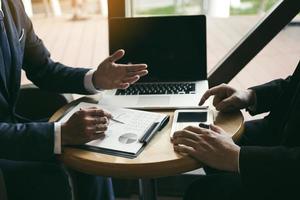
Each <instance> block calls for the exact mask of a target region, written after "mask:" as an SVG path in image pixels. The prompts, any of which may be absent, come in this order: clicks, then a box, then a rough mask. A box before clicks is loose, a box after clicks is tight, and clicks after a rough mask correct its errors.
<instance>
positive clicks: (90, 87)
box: [83, 69, 101, 94]
mask: <svg viewBox="0 0 300 200" xmlns="http://www.w3.org/2000/svg"><path fill="white" fill-rule="evenodd" d="M95 71H96V69H92V70H90V71H88V72H87V73H86V74H85V76H84V83H83V84H84V88H85V89H86V90H87V91H88V92H90V93H92V94H96V93H99V92H101V90H98V89H96V88H95V86H94V84H93V75H94V72H95Z"/></svg>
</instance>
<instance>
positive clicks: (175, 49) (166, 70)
mask: <svg viewBox="0 0 300 200" xmlns="http://www.w3.org/2000/svg"><path fill="white" fill-rule="evenodd" d="M118 49H124V50H125V51H126V54H125V56H124V58H122V59H121V60H119V61H118V63H146V64H147V65H148V70H149V74H148V75H147V76H145V77H143V78H142V79H141V80H140V81H142V82H172V81H197V80H205V79H206V78H207V64H206V20H205V16H203V15H199V16H171V17H138V18H112V19H110V20H109V50H110V54H112V53H113V52H115V51H116V50H118Z"/></svg>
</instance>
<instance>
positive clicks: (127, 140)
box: [119, 133, 138, 144]
mask: <svg viewBox="0 0 300 200" xmlns="http://www.w3.org/2000/svg"><path fill="white" fill-rule="evenodd" d="M137 138H138V137H137V135H136V134H134V133H125V134H123V135H121V136H120V137H119V142H120V143H122V144H132V143H134V142H136V141H137Z"/></svg>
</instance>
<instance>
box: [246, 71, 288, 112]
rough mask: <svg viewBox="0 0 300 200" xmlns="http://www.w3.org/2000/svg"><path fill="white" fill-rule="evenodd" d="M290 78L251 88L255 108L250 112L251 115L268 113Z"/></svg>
mask: <svg viewBox="0 0 300 200" xmlns="http://www.w3.org/2000/svg"><path fill="white" fill-rule="evenodd" d="M290 82H291V76H289V77H288V78H286V79H284V80H283V79H277V80H273V81H271V82H268V83H265V84H263V85H259V86H256V87H252V88H250V89H252V90H254V92H255V94H256V107H255V109H254V111H251V112H250V114H251V115H256V114H260V113H264V112H269V111H270V110H271V109H272V107H273V106H274V105H275V103H276V101H277V99H278V97H279V96H280V95H281V94H282V92H283V91H284V90H285V89H286V88H287V87H288V86H289V84H290Z"/></svg>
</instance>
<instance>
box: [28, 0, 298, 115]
mask: <svg viewBox="0 0 300 200" xmlns="http://www.w3.org/2000/svg"><path fill="white" fill-rule="evenodd" d="M22 1H23V3H24V6H25V9H26V12H27V14H28V15H29V16H30V17H31V19H32V21H33V25H34V28H35V30H36V33H37V34H38V35H39V37H40V38H41V39H42V40H43V41H44V43H45V45H46V46H47V48H48V49H49V50H50V52H51V54H52V58H53V59H54V60H56V61H59V62H62V63H64V64H66V65H70V66H74V67H97V66H98V65H99V63H100V62H101V61H102V60H103V59H104V58H106V57H107V56H108V17H107V15H108V8H107V0H22ZM110 1H118V0H110ZM125 1H126V15H127V16H129V17H139V16H153V15H161V16H164V15H195V14H206V15H207V56H208V57H207V60H208V71H210V70H211V69H212V68H213V67H214V66H215V65H216V64H217V63H218V62H219V61H220V60H221V59H222V58H223V57H224V56H225V54H226V53H228V52H229V50H230V49H231V48H232V47H234V45H235V44H236V43H237V42H238V41H239V40H240V39H242V37H243V36H244V35H245V34H246V33H247V32H248V31H249V30H250V29H252V28H253V26H254V25H255V24H257V23H258V22H259V20H260V19H262V18H263V16H264V15H265V13H267V12H269V11H270V10H271V9H272V6H274V5H276V4H277V3H278V2H279V0H125ZM299 21H300V17H299V16H297V17H296V18H295V19H294V21H293V22H294V23H293V24H290V25H288V26H287V27H286V28H285V29H283V30H282V31H281V32H280V33H279V34H278V35H277V36H276V37H275V38H274V39H273V40H272V41H271V42H270V43H269V44H268V45H267V46H266V47H265V48H264V49H263V50H262V51H261V52H260V53H259V54H258V55H257V56H256V57H255V58H254V59H253V60H252V61H251V62H250V63H249V64H248V65H247V66H246V67H245V68H244V69H243V70H242V71H241V72H240V73H239V74H238V75H237V76H236V77H235V78H234V79H233V80H232V81H231V83H230V84H231V85H233V86H235V87H237V88H248V87H251V86H253V85H256V84H261V83H264V82H266V81H269V80H272V79H274V78H284V77H286V76H287V75H289V74H291V73H292V72H293V70H294V69H295V67H296V64H297V62H298V61H299V55H300V45H299V44H300V42H299V35H300V27H299V26H297V23H298V22H299ZM29 82H30V81H29V80H27V79H26V77H25V75H24V73H23V76H22V84H26V83H29ZM247 117H248V115H246V118H247Z"/></svg>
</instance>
